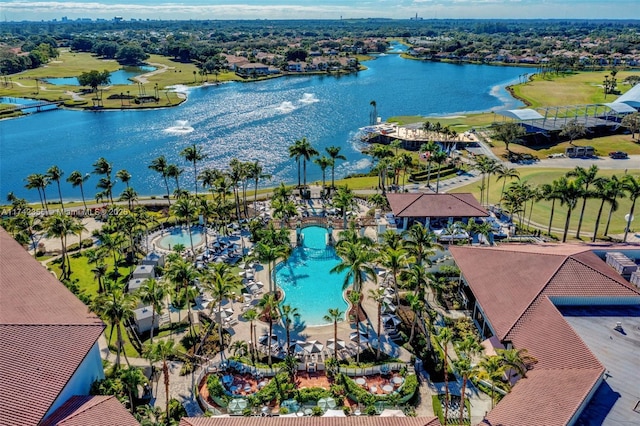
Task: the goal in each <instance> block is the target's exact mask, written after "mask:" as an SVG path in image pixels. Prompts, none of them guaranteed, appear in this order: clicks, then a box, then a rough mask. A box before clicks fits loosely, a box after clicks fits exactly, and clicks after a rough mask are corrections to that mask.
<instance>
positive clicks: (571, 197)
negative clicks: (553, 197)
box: [558, 177, 582, 243]
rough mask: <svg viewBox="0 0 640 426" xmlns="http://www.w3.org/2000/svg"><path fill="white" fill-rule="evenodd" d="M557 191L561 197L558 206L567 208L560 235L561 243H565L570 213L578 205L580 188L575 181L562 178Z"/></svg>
mask: <svg viewBox="0 0 640 426" xmlns="http://www.w3.org/2000/svg"><path fill="white" fill-rule="evenodd" d="M558 190H559V192H560V196H561V198H560V204H562V205H566V206H567V218H566V220H565V223H564V233H563V234H562V242H563V243H565V242H566V241H567V234H568V233H569V224H570V223H571V212H572V211H573V210H574V209H575V208H576V206H577V205H578V200H579V199H580V197H581V196H582V188H581V187H580V185H579V184H577V183H576V181H574V180H567V179H566V178H564V177H562V178H560V180H559V187H558Z"/></svg>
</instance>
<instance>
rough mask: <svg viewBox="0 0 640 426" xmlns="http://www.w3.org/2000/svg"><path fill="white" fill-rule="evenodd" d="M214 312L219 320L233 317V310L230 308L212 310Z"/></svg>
mask: <svg viewBox="0 0 640 426" xmlns="http://www.w3.org/2000/svg"><path fill="white" fill-rule="evenodd" d="M214 312H215V313H216V314H217V315H219V316H220V318H222V319H225V318H229V317H231V316H232V315H233V309H231V308H222V310H220V311H218V310H217V309H214Z"/></svg>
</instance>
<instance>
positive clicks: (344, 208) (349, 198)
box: [332, 185, 357, 229]
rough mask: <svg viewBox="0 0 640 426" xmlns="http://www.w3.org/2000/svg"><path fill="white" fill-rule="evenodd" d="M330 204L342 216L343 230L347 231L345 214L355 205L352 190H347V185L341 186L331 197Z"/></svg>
mask: <svg viewBox="0 0 640 426" xmlns="http://www.w3.org/2000/svg"><path fill="white" fill-rule="evenodd" d="M332 203H333V206H334V207H335V208H337V209H338V210H340V213H341V214H342V227H343V229H347V212H348V211H349V210H350V209H352V208H354V207H355V206H356V205H357V204H356V200H355V194H354V193H353V190H351V189H349V187H348V186H347V185H345V186H341V187H340V188H338V192H336V193H335V195H334V196H333V200H332Z"/></svg>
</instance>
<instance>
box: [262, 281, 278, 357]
mask: <svg viewBox="0 0 640 426" xmlns="http://www.w3.org/2000/svg"><path fill="white" fill-rule="evenodd" d="M279 303H280V302H279V301H278V299H277V298H276V295H275V293H267V294H265V295H264V296H263V297H262V299H260V301H259V302H258V306H259V307H260V308H261V309H262V315H261V316H262V318H264V319H265V320H266V321H267V323H268V324H269V334H268V336H269V339H271V335H272V334H273V323H274V322H275V321H277V320H278V315H279V314H280V311H279V310H278V305H279ZM267 346H268V347H269V350H268V352H269V358H268V360H269V361H268V362H269V367H271V362H272V361H271V345H267Z"/></svg>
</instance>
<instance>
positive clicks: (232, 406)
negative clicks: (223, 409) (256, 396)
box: [227, 398, 248, 411]
mask: <svg viewBox="0 0 640 426" xmlns="http://www.w3.org/2000/svg"><path fill="white" fill-rule="evenodd" d="M247 405H248V404H247V400H246V399H244V398H234V399H232V400H231V402H229V405H228V406H227V408H228V409H229V411H242V410H244V409H245V408H247Z"/></svg>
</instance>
